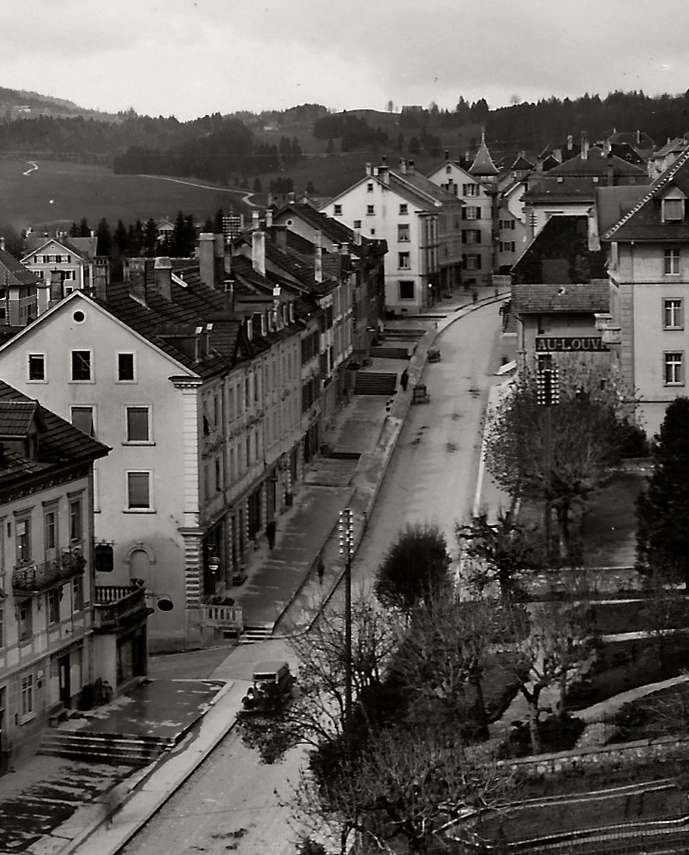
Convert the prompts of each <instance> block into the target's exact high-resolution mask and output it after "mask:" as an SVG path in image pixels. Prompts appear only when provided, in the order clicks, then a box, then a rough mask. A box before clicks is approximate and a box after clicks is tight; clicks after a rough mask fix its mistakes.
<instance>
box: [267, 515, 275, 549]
mask: <svg viewBox="0 0 689 855" xmlns="http://www.w3.org/2000/svg"><path fill="white" fill-rule="evenodd" d="M276 531H277V526H276V525H275V520H271V521H270V522H269V523H268V525H267V526H266V537H267V538H268V547H269V549H273V548H274V546H275V533H276Z"/></svg>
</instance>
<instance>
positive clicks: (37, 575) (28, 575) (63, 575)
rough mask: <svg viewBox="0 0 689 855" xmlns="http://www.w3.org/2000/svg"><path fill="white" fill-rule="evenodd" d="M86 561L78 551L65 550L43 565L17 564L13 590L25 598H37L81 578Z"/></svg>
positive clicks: (14, 571)
mask: <svg viewBox="0 0 689 855" xmlns="http://www.w3.org/2000/svg"><path fill="white" fill-rule="evenodd" d="M85 566H86V559H85V558H84V556H83V555H82V554H81V552H79V551H78V550H76V549H65V550H64V551H63V552H61V553H60V555H59V556H58V557H57V558H55V559H53V560H51V561H46V562H45V563H43V564H36V563H35V562H34V561H27V562H25V563H22V564H17V565H16V567H15V568H14V570H13V572H12V589H13V591H14V593H15V594H17V595H18V596H23V597H37V596H39V595H40V594H42V593H44V592H45V591H47V590H48V589H50V588H54V587H55V586H56V585H60V584H63V583H64V582H68V581H69V580H70V579H73V578H74V577H75V576H81V575H82V574H83V572H84V568H85Z"/></svg>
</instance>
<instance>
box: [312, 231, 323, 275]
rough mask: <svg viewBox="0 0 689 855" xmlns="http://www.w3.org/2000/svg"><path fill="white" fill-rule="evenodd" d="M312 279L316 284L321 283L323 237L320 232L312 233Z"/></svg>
mask: <svg viewBox="0 0 689 855" xmlns="http://www.w3.org/2000/svg"><path fill="white" fill-rule="evenodd" d="M313 246H314V253H313V278H314V279H315V280H316V282H322V281H323V236H322V235H321V233H320V231H315V232H314V233H313Z"/></svg>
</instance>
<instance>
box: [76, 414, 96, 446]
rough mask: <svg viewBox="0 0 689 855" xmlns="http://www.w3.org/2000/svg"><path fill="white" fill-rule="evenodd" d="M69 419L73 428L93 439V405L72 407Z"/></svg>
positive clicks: (94, 432)
mask: <svg viewBox="0 0 689 855" xmlns="http://www.w3.org/2000/svg"><path fill="white" fill-rule="evenodd" d="M71 420H72V424H73V425H74V427H75V428H79V430H80V431H82V433H85V434H87V435H88V436H91V437H93V438H94V439H95V436H96V427H95V425H94V422H93V407H72V409H71Z"/></svg>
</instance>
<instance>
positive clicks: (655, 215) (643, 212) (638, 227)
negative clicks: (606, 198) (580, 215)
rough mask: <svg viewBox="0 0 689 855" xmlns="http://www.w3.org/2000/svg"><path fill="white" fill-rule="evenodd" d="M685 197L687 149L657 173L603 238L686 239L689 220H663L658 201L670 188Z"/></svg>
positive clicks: (688, 184)
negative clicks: (668, 221) (675, 188)
mask: <svg viewBox="0 0 689 855" xmlns="http://www.w3.org/2000/svg"><path fill="white" fill-rule="evenodd" d="M671 186H675V187H677V188H679V189H680V190H681V191H682V192H683V193H684V194H685V195H686V196H687V197H689V148H686V149H685V150H684V151H683V152H682V154H680V156H679V157H678V158H677V160H675V161H674V163H672V164H671V165H670V166H669V167H668V168H667V169H666V170H665V172H663V174H662V175H660V176H659V177H658V178H657V179H656V180H655V181H654V182H653V184H651V186H650V187H649V188H648V189H647V192H646V194H645V195H644V196H642V198H641V199H640V200H639V201H638V202H637V204H636V205H635V206H634V207H633V208H632V209H631V210H630V211H629V212H628V213H627V214H625V216H624V217H622V219H620V221H619V222H618V223H616V224H615V225H614V226H613V227H612V228H611V229H609V230H608V231H607V232H606V233H605V234H604V235H603V239H604V240H615V241H618V240H624V241H626V240H644V241H654V240H687V239H689V222H686V221H682V222H672V223H664V222H662V220H661V211H660V200H661V198H662V196H663V194H664V193H665V192H666V191H667V190H668V189H669V188H670V187H671Z"/></svg>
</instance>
